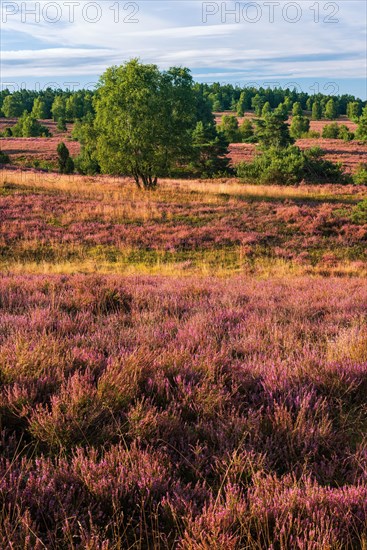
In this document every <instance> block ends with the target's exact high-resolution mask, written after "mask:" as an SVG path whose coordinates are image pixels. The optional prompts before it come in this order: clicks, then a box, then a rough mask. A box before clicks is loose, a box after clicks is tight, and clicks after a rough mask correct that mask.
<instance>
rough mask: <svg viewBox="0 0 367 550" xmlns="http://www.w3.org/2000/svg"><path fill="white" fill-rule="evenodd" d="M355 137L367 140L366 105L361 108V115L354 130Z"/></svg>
mask: <svg viewBox="0 0 367 550" xmlns="http://www.w3.org/2000/svg"><path fill="white" fill-rule="evenodd" d="M356 139H359V140H360V141H363V142H366V141H367V106H366V107H365V108H364V109H363V111H362V115H361V117H360V119H359V122H358V128H357V131H356Z"/></svg>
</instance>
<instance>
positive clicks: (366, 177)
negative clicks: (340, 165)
mask: <svg viewBox="0 0 367 550" xmlns="http://www.w3.org/2000/svg"><path fill="white" fill-rule="evenodd" d="M352 178H353V183H355V184H356V185H367V163H366V162H362V163H361V164H360V165H359V166H358V168H357V171H356V172H355V173H354V174H353V176H352Z"/></svg>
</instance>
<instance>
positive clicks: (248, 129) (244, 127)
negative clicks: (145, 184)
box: [239, 118, 254, 143]
mask: <svg viewBox="0 0 367 550" xmlns="http://www.w3.org/2000/svg"><path fill="white" fill-rule="evenodd" d="M239 131H240V134H241V141H242V142H244V143H246V142H253V141H254V127H253V125H252V123H251V121H250V120H249V119H248V118H245V119H244V120H243V122H242V124H241V125H240V127H239Z"/></svg>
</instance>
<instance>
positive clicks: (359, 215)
mask: <svg viewBox="0 0 367 550" xmlns="http://www.w3.org/2000/svg"><path fill="white" fill-rule="evenodd" d="M350 218H351V220H352V221H353V222H354V223H357V224H361V225H364V224H365V223H367V199H364V200H363V201H361V202H359V203H358V204H357V205H356V206H355V207H354V208H353V212H352V214H351V216H350Z"/></svg>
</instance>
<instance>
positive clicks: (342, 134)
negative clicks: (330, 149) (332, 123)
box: [338, 124, 354, 141]
mask: <svg viewBox="0 0 367 550" xmlns="http://www.w3.org/2000/svg"><path fill="white" fill-rule="evenodd" d="M338 138H339V139H343V140H344V141H352V139H354V134H353V132H351V131H350V130H349V128H348V126H346V125H345V124H341V125H340V126H339V132H338Z"/></svg>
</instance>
